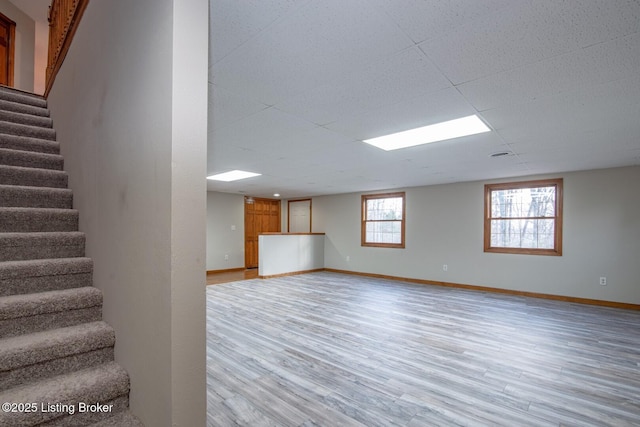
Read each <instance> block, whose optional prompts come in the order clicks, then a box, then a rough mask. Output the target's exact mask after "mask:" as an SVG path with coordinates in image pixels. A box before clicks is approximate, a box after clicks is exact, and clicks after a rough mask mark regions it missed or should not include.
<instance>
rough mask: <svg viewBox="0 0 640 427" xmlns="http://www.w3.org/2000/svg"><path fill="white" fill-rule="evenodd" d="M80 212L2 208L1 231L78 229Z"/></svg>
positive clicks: (25, 231)
mask: <svg viewBox="0 0 640 427" xmlns="http://www.w3.org/2000/svg"><path fill="white" fill-rule="evenodd" d="M77 230H78V213H77V212H76V211H69V212H62V213H61V212H59V211H56V212H55V213H54V212H46V210H45V211H35V212H29V213H22V212H19V213H18V212H12V211H2V210H0V232H3V233H34V232H50V231H77Z"/></svg>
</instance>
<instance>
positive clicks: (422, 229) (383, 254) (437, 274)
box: [313, 167, 640, 304]
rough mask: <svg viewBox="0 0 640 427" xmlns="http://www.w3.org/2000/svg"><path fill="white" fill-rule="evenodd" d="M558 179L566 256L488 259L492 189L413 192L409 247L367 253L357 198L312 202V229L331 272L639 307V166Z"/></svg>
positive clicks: (479, 185)
mask: <svg viewBox="0 0 640 427" xmlns="http://www.w3.org/2000/svg"><path fill="white" fill-rule="evenodd" d="M555 176H558V177H564V222H563V224H564V235H563V255H562V256H561V257H554V256H533V255H514V254H495V253H484V251H483V206H484V201H483V194H484V192H483V190H484V184H485V182H470V183H459V184H448V185H437V186H430V187H416V188H408V189H406V190H405V191H406V197H407V199H406V204H407V208H406V209H407V213H406V218H407V223H406V227H407V228H406V233H407V234H406V248H405V249H386V248H371V247H362V246H360V194H342V195H335V196H327V197H316V198H314V199H313V231H314V232H325V233H326V234H327V238H326V244H325V248H326V249H325V251H326V252H325V265H326V267H327V268H335V269H342V270H350V271H357V272H366V273H376V274H384V275H391V276H399V277H407V278H416V279H424V280H435V281H444V282H453V283H461V284H469V285H476V286H488V287H494V288H501V289H509V290H520V291H528V292H536V293H544V294H554V295H565V296H572V297H577V298H590V299H598V300H605V301H615V302H625V303H632V304H640V262H638V261H639V260H640V258H639V257H640V214H639V212H640V191H638V190H637V189H636V188H635V187H634V185H635V184H631V183H637V182H640V167H629V168H620V169H606V170H597V171H585V172H575V173H565V174H559V175H554V177H555ZM532 178H538V177H526V178H520V179H518V180H526V179H532ZM494 182H496V181H494ZM394 191H395V189H394ZM347 256H349V257H350V261H349V262H347V261H346V257H347ZM443 264H447V265H448V271H446V272H445V271H443V269H442V265H443ZM600 276H606V277H607V281H608V285H607V286H601V285H600V284H599V278H600Z"/></svg>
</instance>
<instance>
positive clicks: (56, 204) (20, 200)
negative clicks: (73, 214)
mask: <svg viewBox="0 0 640 427" xmlns="http://www.w3.org/2000/svg"><path fill="white" fill-rule="evenodd" d="M0 207H5V208H10V207H17V208H54V209H71V208H73V195H72V193H71V192H70V191H60V190H57V191H52V190H43V189H38V188H19V187H12V186H7V187H0Z"/></svg>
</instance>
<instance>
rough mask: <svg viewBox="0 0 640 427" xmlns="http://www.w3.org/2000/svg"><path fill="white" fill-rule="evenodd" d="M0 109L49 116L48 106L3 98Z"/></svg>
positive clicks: (0, 101) (0, 100)
mask: <svg viewBox="0 0 640 427" xmlns="http://www.w3.org/2000/svg"><path fill="white" fill-rule="evenodd" d="M0 110H2V111H12V112H14V113H22V114H30V115H32V116H40V117H49V110H48V109H46V108H42V107H35V106H33V105H27V104H20V103H17V102H11V101H5V100H3V99H0Z"/></svg>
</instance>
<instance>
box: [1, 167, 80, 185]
mask: <svg viewBox="0 0 640 427" xmlns="http://www.w3.org/2000/svg"><path fill="white" fill-rule="evenodd" d="M68 183H69V177H68V176H67V173H66V172H64V171H59V170H51V169H41V168H30V167H24V166H8V165H2V164H0V184H2V185H21V186H27V187H47V188H67V186H68Z"/></svg>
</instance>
